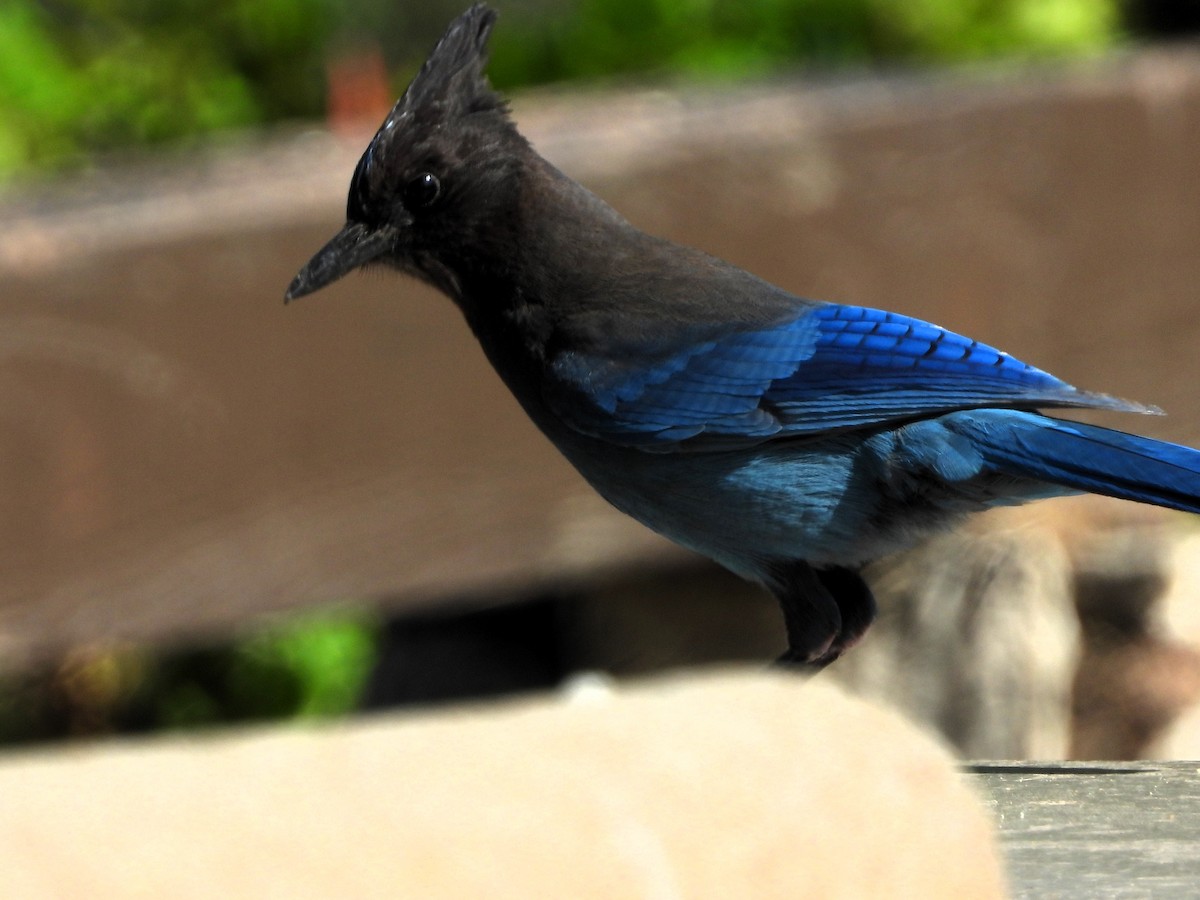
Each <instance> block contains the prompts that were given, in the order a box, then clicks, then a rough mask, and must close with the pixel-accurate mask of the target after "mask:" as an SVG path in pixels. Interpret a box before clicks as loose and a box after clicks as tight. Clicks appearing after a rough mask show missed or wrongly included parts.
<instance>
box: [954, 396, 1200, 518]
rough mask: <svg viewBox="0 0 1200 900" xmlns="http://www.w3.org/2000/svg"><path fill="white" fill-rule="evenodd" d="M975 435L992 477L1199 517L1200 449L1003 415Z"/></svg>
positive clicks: (1035, 417)
mask: <svg viewBox="0 0 1200 900" xmlns="http://www.w3.org/2000/svg"><path fill="white" fill-rule="evenodd" d="M1005 418H1006V419H1008V421H1007V422H1006V423H1005V424H1006V425H1008V426H1009V427H1004V428H986V429H982V430H980V431H977V432H976V433H975V434H974V438H975V441H976V447H977V449H978V451H979V452H980V454H981V455H982V456H983V458H984V460H985V461H986V463H987V464H988V465H989V466H991V467H992V468H993V469H994V470H996V471H1001V472H1005V473H1008V474H1011V475H1020V476H1025V477H1029V478H1035V479H1038V480H1040V481H1048V482H1051V483H1054V484H1059V485H1062V486H1064V487H1068V488H1075V489H1077V490H1081V491H1090V492H1091V493H1094V494H1104V495H1105V496H1108V497H1118V498H1120V499H1122V500H1135V501H1137V502H1139V503H1151V504H1154V505H1155V506H1165V507H1168V508H1170V509H1178V510H1183V511H1185V512H1193V513H1200V450H1194V449H1192V448H1191V447H1184V446H1181V445H1179V444H1170V443H1167V442H1166V441H1158V440H1154V439H1153V438H1146V437H1141V436H1139V435H1134V434H1126V433H1125V432H1122V431H1114V430H1112V429H1109V428H1101V427H1099V426H1096V425H1085V424H1082V423H1079V422H1066V421H1063V420H1061V419H1053V418H1050V417H1047V416H1038V415H1031V414H1027V413H1024V414H1023V413H1015V414H1014V413H1008V414H1007V415H1006V416H1005Z"/></svg>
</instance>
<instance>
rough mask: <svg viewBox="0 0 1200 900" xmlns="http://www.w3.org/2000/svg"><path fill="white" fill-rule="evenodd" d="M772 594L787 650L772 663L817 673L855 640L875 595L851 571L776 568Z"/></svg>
mask: <svg viewBox="0 0 1200 900" xmlns="http://www.w3.org/2000/svg"><path fill="white" fill-rule="evenodd" d="M777 571H778V573H779V577H778V579H777V581H776V582H775V584H776V591H775V596H776V598H777V599H778V600H779V604H780V606H781V607H782V608H783V618H784V622H785V624H786V625H787V635H788V649H787V652H786V653H784V654H783V655H782V656H780V657H779V658H778V659H777V660H776V664H777V665H779V666H784V667H787V668H790V669H795V670H797V671H808V672H813V673H815V672H819V671H820V670H821V669H823V668H825V667H826V666H828V665H829V664H830V663H832V662H833V661H834V660H836V659H838V657H840V656H841V655H842V654H843V653H845V652H846V651H847V650H849V649H850V648H851V647H853V646H854V645H855V644H857V643H858V642H859V640H860V639H861V638H862V636H863V635H864V634H865V633H866V631H867V628H868V627H870V625H871V622H872V621H874V619H875V597H874V596H873V595H872V594H871V589H870V588H869V587H868V586H867V583H866V582H865V581H863V578H862V576H861V575H859V574H858V573H857V572H855V571H853V570H852V569H844V568H830V569H819V570H818V569H814V568H812V567H811V566H810V565H809V564H808V563H805V562H793V563H789V564H787V565H786V566H780V567H779V569H778V570H777Z"/></svg>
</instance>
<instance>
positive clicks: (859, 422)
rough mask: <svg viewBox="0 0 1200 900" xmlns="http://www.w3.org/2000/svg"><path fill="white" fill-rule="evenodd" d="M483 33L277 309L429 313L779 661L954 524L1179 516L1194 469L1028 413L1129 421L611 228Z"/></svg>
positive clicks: (933, 332) (396, 133)
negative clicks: (881, 573) (569, 173)
mask: <svg viewBox="0 0 1200 900" xmlns="http://www.w3.org/2000/svg"><path fill="white" fill-rule="evenodd" d="M495 18H496V14H495V13H494V12H493V11H492V10H490V9H488V8H487V7H486V6H484V5H482V4H477V5H475V6H472V7H471V8H470V9H469V10H467V12H465V13H464V14H463V15H462V16H460V17H459V18H458V19H457V20H455V21H454V22H453V23H452V24H451V25H450V27H449V30H448V31H447V32H446V34H445V36H444V37H443V38H442V39H441V41H440V42H439V43H438V45H437V47H436V48H435V49H434V51H433V53H432V55H431V56H430V57H429V59H428V60H427V61H426V62H425V64H424V66H423V67H422V68H421V70H420V72H419V73H418V74H417V76H416V77H415V78H414V79H413V82H412V84H411V85H409V87H408V90H407V91H405V93H404V96H403V97H401V98H400V100H399V102H398V103H397V104H396V106H395V107H394V108H393V109H392V111H391V113H390V114H389V115H388V117H387V119H386V120H385V121H384V123H383V125H382V127H381V128H380V129H379V132H378V133H377V134H376V135H375V137H374V139H373V140H372V141H371V143H370V146H368V147H367V150H366V152H365V153H364V154H363V156H362V159H361V160H360V161H359V163H358V167H357V169H356V170H355V172H354V176H353V179H352V181H351V184H350V194H349V200H348V203H347V210H346V218H347V222H346V225H345V227H344V228H342V230H341V231H340V232H338V234H337V235H336V236H335V237H334V238H333V239H332V240H331V241H330V242H329V243H328V244H327V245H326V246H325V247H324V248H323V249H321V250H320V251H319V252H318V253H317V254H316V256H314V257H313V259H312V260H311V261H310V262H309V263H308V264H307V265H306V266H305V267H304V268H303V269H302V270H301V271H300V273H299V274H298V275H297V276H296V278H295V280H294V281H293V282H292V284H291V286H290V287H289V288H288V291H287V298H286V299H288V300H292V299H295V298H297V297H301V296H303V295H305V294H309V293H312V292H313V291H316V290H318V289H320V288H322V287H324V286H326V285H328V284H329V283H331V282H332V281H334V280H336V279H338V278H340V277H342V276H343V275H345V274H346V273H348V272H350V271H351V270H354V269H357V268H359V267H361V266H366V265H372V264H383V265H386V266H390V267H392V268H395V269H398V270H399V271H401V272H406V273H408V274H410V275H415V276H416V277H418V278H421V279H423V280H425V281H427V282H428V283H430V284H432V285H433V286H434V287H436V288H438V289H439V290H441V291H442V292H443V293H445V294H447V295H448V296H449V297H450V298H451V299H452V300H453V301H454V302H455V303H456V304H457V305H458V307H459V309H460V310H461V311H462V313H463V315H464V316H465V318H466V320H467V323H468V324H469V325H470V327H471V329H472V331H473V332H474V333H475V336H476V337H477V338H478V339H479V343H480V344H481V345H482V347H483V350H484V353H486V354H487V357H488V359H489V360H490V361H491V363H492V365H493V366H494V367H495V369H496V371H497V372H498V373H499V375H500V377H501V378H502V379H503V380H504V382H505V383H506V384H507V385H508V387H509V388H510V389H511V390H512V392H513V394H514V395H515V396H516V398H517V400H519V401H520V403H521V405H522V406H523V407H524V409H525V411H526V412H527V413H528V414H529V417H530V418H531V419H533V421H534V422H535V423H536V424H537V426H538V427H539V428H540V429H541V430H542V431H543V432H544V433H545V435H546V436H547V437H548V438H549V439H550V440H551V441H553V442H554V444H555V446H557V447H558V449H559V450H560V451H562V453H563V454H564V455H565V456H566V458H567V459H568V460H570V462H571V463H572V464H573V465H574V466H575V467H576V468H577V469H578V470H579V471H580V473H582V475H583V477H584V478H586V479H587V480H588V481H589V482H590V483H591V484H592V486H593V487H595V489H596V490H597V491H599V492H600V494H602V495H603V496H604V497H605V498H606V499H607V500H608V501H609V502H611V503H612V504H613V505H614V506H616V507H617V508H618V509H620V510H622V511H624V512H626V513H628V514H629V515H630V516H632V517H634V518H635V519H637V520H639V521H641V522H643V523H644V524H646V525H648V526H649V527H650V528H652V529H654V530H655V531H658V532H660V533H661V534H663V535H666V536H667V537H668V538H671V539H672V540H674V541H676V542H678V543H680V544H682V545H684V546H685V547H689V548H691V549H693V550H695V551H698V552H699V553H702V554H704V555H706V556H709V557H711V558H712V559H714V560H716V561H717V562H718V563H720V564H721V565H723V566H725V567H727V568H729V569H731V570H732V571H734V572H736V573H738V574H739V575H742V576H744V577H746V578H748V579H752V580H754V581H757V582H761V583H762V584H764V585H765V586H766V587H767V588H768V589H770V590H771V591H772V592H773V593H774V595H775V596H776V598H777V599H778V600H779V603H780V605H781V606H782V608H783V613H784V621H785V624H786V628H787V640H788V650H787V652H786V653H785V654H784V656H783V657H782V658H781V661H784V662H790V663H794V664H798V665H803V666H809V667H813V668H816V667H820V666H823V665H825V664H827V663H829V662H831V661H833V660H834V659H836V658H837V657H838V656H839V655H840V654H841V653H843V652H844V651H845V650H846V649H847V648H849V647H850V646H851V645H853V644H854V643H855V641H857V640H858V639H859V638H860V637H861V636H862V634H863V632H864V631H865V630H866V629H867V626H868V625H869V624H870V623H871V620H872V618H873V617H874V615H875V602H874V599H873V597H872V595H871V591H870V589H869V588H868V586H867V584H866V583H865V582H864V580H863V578H862V577H861V575H860V574H859V570H860V568H861V567H862V565H863V564H865V563H867V562H869V561H871V560H873V559H876V558H878V557H881V556H883V555H885V554H889V553H892V552H894V551H897V550H900V549H902V548H904V547H906V546H908V545H910V544H912V543H913V542H915V541H916V540H917V539H919V538H921V537H923V536H925V535H927V534H929V533H931V532H933V531H936V530H939V529H943V528H946V527H949V526H952V525H953V524H955V523H956V522H957V521H959V520H960V519H961V518H962V517H963V516H965V515H966V514H968V513H971V512H975V511H978V510H983V509H987V508H988V507H992V506H997V505H1002V504H1014V503H1023V502H1025V501H1027V500H1034V499H1038V498H1042V497H1053V496H1060V495H1064V494H1070V493H1076V492H1080V491H1091V492H1095V493H1098V494H1106V495H1108V496H1111V497H1122V498H1125V499H1127V500H1137V501H1141V502H1144V503H1153V504H1157V505H1160V506H1166V507H1170V508H1173V509H1180V510H1188V511H1191V512H1198V511H1200V451H1196V450H1193V449H1190V448H1188V447H1181V446H1177V445H1174V444H1167V443H1163V442H1160V441H1155V440H1151V439H1148V438H1143V437H1137V436H1135V435H1130V434H1124V433H1122V432H1119V431H1112V430H1109V429H1106V428H1099V427H1095V426H1091V425H1082V424H1076V423H1073V422H1068V421H1064V420H1061V419H1055V418H1050V417H1047V416H1044V415H1041V414H1039V413H1038V412H1036V411H1035V410H1037V409H1040V408H1048V407H1088V408H1095V409H1109V410H1121V411H1129V412H1153V411H1154V410H1152V409H1151V408H1148V407H1144V406H1141V405H1138V404H1135V403H1129V402H1126V401H1124V400H1119V399H1116V398H1114V397H1109V396H1106V395H1104V394H1095V393H1089V392H1087V391H1081V390H1078V389H1076V388H1074V387H1072V386H1071V385H1069V384H1067V383H1065V382H1063V381H1061V380H1059V379H1058V378H1055V377H1054V376H1053V375H1050V374H1048V373H1046V372H1043V371H1041V370H1040V369H1036V368H1034V367H1033V366H1030V365H1027V364H1025V363H1023V362H1019V361H1018V360H1016V359H1014V358H1012V357H1011V356H1009V355H1007V354H1006V353H1001V352H999V351H997V350H994V349H992V348H991V347H988V346H985V345H983V344H980V343H978V342H976V341H973V340H970V339H969V338H965V337H961V336H960V335H957V334H954V333H952V332H950V331H946V330H945V329H943V328H939V327H938V326H936V325H931V324H929V323H927V322H922V321H918V320H917V319H912V318H909V317H907V316H903V315H899V314H897V313H890V312H883V311H881V310H876V309H866V308H863V307H857V306H843V305H840V304H835V303H822V302H817V301H813V300H806V299H802V298H800V297H797V296H794V295H792V294H790V293H788V292H787V291H784V290H782V289H780V288H777V287H775V286H773V285H771V284H768V283H767V282H765V281H762V280H761V279H759V278H756V277H755V276H754V275H751V274H749V273H748V272H744V271H742V270H741V269H738V268H736V267H734V266H732V265H730V264H729V263H726V262H722V261H721V260H719V259H714V258H713V257H711V256H708V255H706V254H704V253H701V252H699V251H697V250H692V249H689V248H687V247H681V246H679V245H676V244H673V243H671V242H669V241H666V240H663V239H661V238H657V237H653V236H651V235H648V234H645V233H643V232H641V231H639V230H637V229H636V228H634V227H633V226H632V225H630V224H629V223H628V222H627V221H626V220H625V219H624V218H622V217H621V216H620V215H619V214H618V213H617V212H615V211H614V210H613V209H612V208H611V207H609V206H608V205H607V204H605V203H604V202H603V201H601V200H600V199H599V198H597V197H596V196H594V195H593V194H591V193H590V192H588V191H587V190H586V189H584V188H583V187H582V186H580V185H579V184H577V183H576V182H574V181H572V180H571V179H569V178H567V177H566V176H565V175H563V174H562V173H561V172H559V171H558V170H557V169H555V168H554V167H553V166H551V165H550V164H549V163H548V162H546V161H545V160H544V159H542V158H541V157H540V156H539V155H538V154H537V153H536V152H535V151H534V149H533V148H532V147H531V146H530V145H529V144H528V142H526V140H525V139H524V138H523V137H522V136H521V135H520V134H519V133H518V132H517V129H516V127H515V125H514V124H513V122H512V121H511V119H510V118H509V115H508V111H507V107H506V105H505V103H504V101H503V100H502V99H501V98H500V97H499V96H498V95H497V94H496V93H495V92H494V91H493V90H492V88H491V86H490V85H489V83H488V81H487V79H486V77H485V76H484V73H483V67H484V63H485V61H486V43H487V38H488V34H489V33H490V31H491V29H492V26H493V24H494V22H495Z"/></svg>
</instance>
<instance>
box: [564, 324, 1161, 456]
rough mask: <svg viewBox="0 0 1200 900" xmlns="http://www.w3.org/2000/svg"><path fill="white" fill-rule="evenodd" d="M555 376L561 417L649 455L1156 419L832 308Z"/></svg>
mask: <svg viewBox="0 0 1200 900" xmlns="http://www.w3.org/2000/svg"><path fill="white" fill-rule="evenodd" d="M553 374H554V377H555V382H554V385H553V387H552V388H551V389H550V390H549V391H548V393H547V400H548V402H549V403H550V406H551V408H552V409H553V410H554V412H555V413H556V414H557V415H558V416H559V417H560V418H561V419H563V420H564V421H566V422H567V423H568V424H569V425H570V426H571V427H573V428H575V429H576V430H578V431H581V432H583V433H585V434H590V435H592V436H594V437H600V438H603V439H605V440H608V441H611V442H613V443H618V444H623V445H627V446H636V447H641V448H643V449H647V450H677V449H697V450H707V449H714V450H715V449H721V448H726V447H730V446H736V445H739V444H742V445H744V444H748V443H757V442H760V441H765V440H770V439H774V438H783V437H802V436H813V435H818V434H822V433H828V432H832V431H838V430H844V429H852V428H866V427H871V426H874V425H877V424H880V423H886V422H890V421H895V420H906V419H914V418H925V417H929V416H934V415H940V414H943V413H946V412H951V411H954V410H961V409H972V408H978V407H1011V408H1025V409H1029V408H1035V407H1062V406H1077V407H1097V408H1104V409H1119V410H1127V411H1136V412H1153V411H1155V410H1153V409H1151V408H1148V407H1144V406H1140V405H1138V404H1133V403H1129V402H1127V401H1124V400H1119V399H1116V398H1113V397H1109V396H1106V395H1104V394H1093V393H1088V392H1084V391H1080V390H1077V389H1076V388H1074V387H1072V386H1071V385H1069V384H1067V383H1066V382H1064V381H1061V380H1060V379H1058V378H1055V377H1054V376H1053V375H1050V374H1048V373H1046V372H1043V371H1042V370H1040V369H1037V368H1034V367H1033V366H1030V365H1027V364H1025V363H1023V362H1021V361H1019V360H1017V359H1014V358H1013V357H1011V356H1009V355H1008V354H1006V353H1002V352H1000V351H998V350H994V349H993V348H991V347H988V346H986V345H985V344H981V343H979V342H978V341H973V340H970V339H969V338H965V337H962V336H961V335H958V334H954V333H953V332H950V331H946V330H945V329H944V328H939V327H938V326H936V325H931V324H929V323H928V322H922V321H920V320H918V319H912V318H909V317H907V316H902V315H898V314H896V313H890V312H884V311H882V310H876V309H867V308H864V307H856V306H840V305H837V304H819V305H813V306H809V307H807V308H806V309H805V310H804V311H803V312H802V313H800V314H799V315H798V316H797V317H795V318H793V319H790V320H788V321H785V322H782V323H780V324H777V325H775V326H773V327H770V328H766V329H762V330H754V331H740V332H733V333H728V334H724V335H721V336H719V337H714V338H711V339H709V340H702V341H698V342H695V343H690V344H689V345H688V346H686V347H684V348H682V349H675V350H673V351H671V352H666V353H663V352H658V353H654V354H647V355H646V357H645V358H633V359H621V360H612V359H604V358H600V357H598V356H592V355H587V354H579V353H564V354H563V355H562V356H560V357H559V359H558V360H557V361H556V362H555V363H554V373H553Z"/></svg>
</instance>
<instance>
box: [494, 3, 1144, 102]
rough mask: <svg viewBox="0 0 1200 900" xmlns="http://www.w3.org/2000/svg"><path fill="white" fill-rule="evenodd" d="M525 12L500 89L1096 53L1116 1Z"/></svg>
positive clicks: (499, 36)
mask: <svg viewBox="0 0 1200 900" xmlns="http://www.w3.org/2000/svg"><path fill="white" fill-rule="evenodd" d="M569 9H570V10H571V12H570V13H569V14H566V13H561V12H560V13H551V12H548V11H547V12H545V14H544V15H539V16H535V15H533V14H532V11H528V12H527V11H523V10H522V9H521V8H520V7H518V10H517V14H516V15H515V16H514V19H515V22H513V23H506V24H507V25H508V27H507V29H500V30H498V31H497V33H496V37H495V53H494V54H493V61H492V66H491V69H490V71H491V73H492V76H493V78H494V79H495V80H496V81H497V83H500V84H525V83H536V82H543V81H552V80H558V79H562V78H580V77H596V76H604V75H611V74H614V73H630V72H643V73H647V72H648V73H656V74H668V73H674V72H678V73H683V74H686V75H688V76H690V77H695V76H701V77H713V76H715V77H720V78H742V77H747V76H752V75H758V74H761V73H763V72H767V71H771V70H777V69H780V68H784V67H788V66H796V65H802V64H805V65H820V66H826V67H828V66H838V65H845V64H865V63H869V62H873V61H881V60H883V61H895V60H900V61H911V62H920V63H934V62H942V63H944V62H955V61H963V60H974V59H982V58H985V57H993V56H999V55H1008V56H1016V57H1024V58H1027V57H1032V56H1050V55H1064V54H1074V53H1083V52H1094V51H1096V50H1099V49H1103V48H1104V47H1107V46H1110V45H1111V44H1112V43H1113V42H1114V41H1115V40H1116V39H1117V36H1118V34H1119V12H1120V8H1119V3H1118V0H579V2H577V3H575V4H573V5H571V6H570V7H569Z"/></svg>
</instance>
